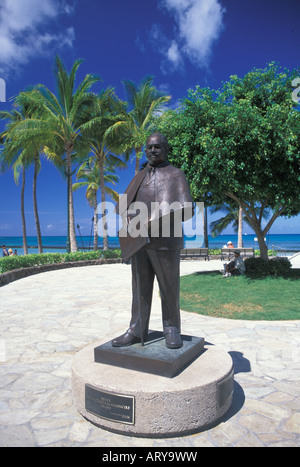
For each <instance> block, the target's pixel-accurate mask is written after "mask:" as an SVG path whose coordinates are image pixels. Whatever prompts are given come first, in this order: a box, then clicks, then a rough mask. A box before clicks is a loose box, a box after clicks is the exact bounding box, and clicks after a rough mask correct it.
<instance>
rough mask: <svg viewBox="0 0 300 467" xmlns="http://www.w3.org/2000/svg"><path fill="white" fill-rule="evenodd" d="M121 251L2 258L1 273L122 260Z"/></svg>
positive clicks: (0, 263)
mask: <svg viewBox="0 0 300 467" xmlns="http://www.w3.org/2000/svg"><path fill="white" fill-rule="evenodd" d="M120 257H121V250H105V251H102V250H97V251H76V252H74V253H42V254H32V255H24V256H7V257H4V258H0V273H2V274H3V273H4V272H8V271H12V270H14V269H20V268H29V267H32V266H41V265H44V264H54V263H69V262H75V261H87V260H93V259H100V258H120Z"/></svg>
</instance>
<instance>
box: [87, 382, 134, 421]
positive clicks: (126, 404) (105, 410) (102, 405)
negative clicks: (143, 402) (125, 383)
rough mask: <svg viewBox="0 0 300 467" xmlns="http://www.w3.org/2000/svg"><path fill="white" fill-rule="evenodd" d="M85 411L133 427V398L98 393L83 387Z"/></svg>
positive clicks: (88, 387) (88, 386) (94, 389)
mask: <svg viewBox="0 0 300 467" xmlns="http://www.w3.org/2000/svg"><path fill="white" fill-rule="evenodd" d="M85 409H86V410H87V411H88V412H90V413H92V414H94V415H97V416H98V417H101V418H105V419H106V420H111V421H113V422H118V423H126V424H128V425H134V397H133V396H124V395H121V394H113V393H110V392H105V391H100V390H99V389H96V388H94V387H92V386H90V385H88V384H86V385H85Z"/></svg>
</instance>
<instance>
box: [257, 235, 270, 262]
mask: <svg viewBox="0 0 300 467" xmlns="http://www.w3.org/2000/svg"><path fill="white" fill-rule="evenodd" d="M255 233H256V236H257V240H258V245H259V249H260V257H261V258H262V259H265V260H267V259H269V258H268V246H267V245H266V242H265V236H264V233H263V232H260V231H258V232H255Z"/></svg>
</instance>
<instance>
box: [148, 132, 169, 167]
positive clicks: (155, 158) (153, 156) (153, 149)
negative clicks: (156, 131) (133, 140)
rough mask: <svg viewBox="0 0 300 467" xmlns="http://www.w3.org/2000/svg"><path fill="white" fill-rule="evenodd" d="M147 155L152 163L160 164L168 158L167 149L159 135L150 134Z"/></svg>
mask: <svg viewBox="0 0 300 467" xmlns="http://www.w3.org/2000/svg"><path fill="white" fill-rule="evenodd" d="M146 156H147V159H148V161H149V164H150V165H158V164H160V163H161V162H163V161H165V160H166V158H167V150H166V147H165V145H164V144H162V141H161V138H160V137H159V136H150V137H149V138H148V139H147V143H146Z"/></svg>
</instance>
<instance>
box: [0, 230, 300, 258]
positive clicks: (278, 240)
mask: <svg viewBox="0 0 300 467" xmlns="http://www.w3.org/2000/svg"><path fill="white" fill-rule="evenodd" d="M208 240H209V248H212V249H213V248H222V247H223V246H224V245H226V244H227V242H229V241H231V242H232V243H233V245H234V246H235V247H237V235H234V234H233V235H219V236H218V237H215V238H213V237H212V236H211V235H209V237H208ZM42 241H43V250H44V253H48V252H49V253H56V252H60V253H65V252H66V251H67V250H66V243H67V237H65V236H61V237H50V236H48V237H43V238H42ZM27 243H28V253H29V254H30V253H38V249H37V238H36V237H27ZM77 243H78V248H79V249H80V250H81V251H88V250H89V249H93V238H91V237H89V236H86V237H84V236H83V237H77ZM266 243H267V245H268V248H269V249H272V248H275V249H276V250H278V251H281V250H284V251H286V250H290V251H291V252H292V251H294V252H295V251H300V234H284V235H283V234H269V235H267V237H266ZM98 244H99V248H101V247H102V246H103V239H102V238H101V237H99V241H98ZM0 245H1V246H2V245H6V247H7V248H12V249H13V250H15V249H16V250H17V252H18V255H22V254H23V253H24V252H23V239H22V237H0ZM119 246H120V245H119V239H118V237H109V247H110V248H119ZM203 246H204V245H203V237H184V247H185V248H201V247H203ZM243 246H244V247H245V248H247V247H248V248H258V242H257V240H256V236H255V235H243ZM0 255H1V250H0Z"/></svg>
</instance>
